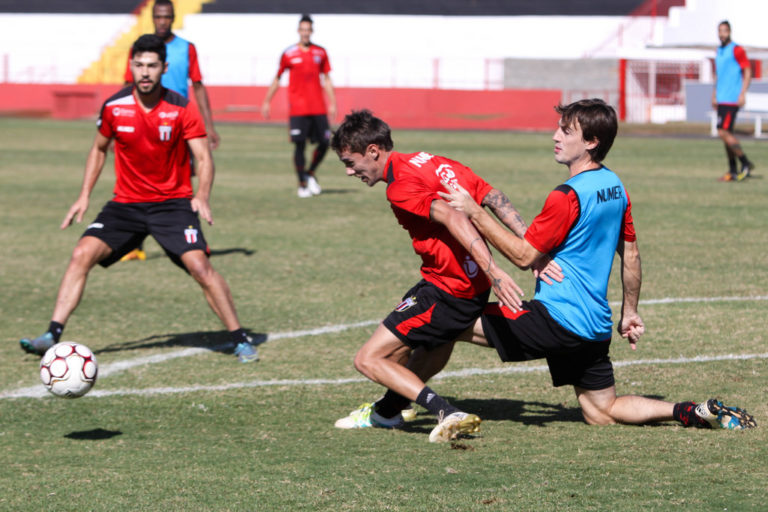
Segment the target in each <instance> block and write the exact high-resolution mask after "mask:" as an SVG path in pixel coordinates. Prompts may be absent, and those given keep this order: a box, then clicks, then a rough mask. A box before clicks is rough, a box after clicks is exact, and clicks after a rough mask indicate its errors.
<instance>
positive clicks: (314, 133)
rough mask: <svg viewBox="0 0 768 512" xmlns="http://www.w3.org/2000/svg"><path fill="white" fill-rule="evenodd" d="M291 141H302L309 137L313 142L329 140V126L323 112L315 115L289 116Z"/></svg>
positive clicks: (326, 141)
mask: <svg viewBox="0 0 768 512" xmlns="http://www.w3.org/2000/svg"><path fill="white" fill-rule="evenodd" d="M290 123H291V142H304V141H305V140H307V139H309V141H310V142H311V143H313V144H316V143H319V142H324V143H328V142H329V141H330V140H331V127H330V125H329V124H328V117H327V116H326V115H325V114H321V115H317V116H291V121H290Z"/></svg>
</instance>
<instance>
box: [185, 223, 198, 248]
mask: <svg viewBox="0 0 768 512" xmlns="http://www.w3.org/2000/svg"><path fill="white" fill-rule="evenodd" d="M184 238H186V239H187V243H188V244H195V243H197V230H196V229H195V228H194V227H193V226H189V227H188V228H187V229H185V230H184Z"/></svg>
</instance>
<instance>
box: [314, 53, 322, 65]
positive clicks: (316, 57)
mask: <svg viewBox="0 0 768 512" xmlns="http://www.w3.org/2000/svg"><path fill="white" fill-rule="evenodd" d="M314 59H315V64H320V62H322V60H323V57H322V56H321V55H315V56H314Z"/></svg>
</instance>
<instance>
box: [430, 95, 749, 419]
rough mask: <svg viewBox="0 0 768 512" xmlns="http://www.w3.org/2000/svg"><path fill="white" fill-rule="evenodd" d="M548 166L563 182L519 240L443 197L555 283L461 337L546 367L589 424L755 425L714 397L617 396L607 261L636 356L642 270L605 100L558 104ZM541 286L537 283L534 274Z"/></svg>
mask: <svg viewBox="0 0 768 512" xmlns="http://www.w3.org/2000/svg"><path fill="white" fill-rule="evenodd" d="M556 110H557V112H558V113H559V114H560V115H561V119H560V122H559V126H558V129H557V131H556V132H555V134H554V136H553V140H554V142H555V147H554V153H555V160H556V161H557V162H558V163H561V164H564V165H566V166H567V167H568V171H569V174H570V176H569V178H568V180H567V181H566V182H565V183H563V184H562V185H560V186H558V187H557V188H556V189H555V190H553V191H552V192H551V193H550V194H549V196H548V197H547V200H546V202H545V204H544V207H543V208H542V211H541V213H540V214H539V215H537V216H536V218H535V219H534V220H533V222H532V223H531V226H530V227H529V228H528V230H527V231H526V232H525V236H524V237H523V238H522V239H521V238H519V237H516V236H514V235H513V234H511V233H510V232H509V231H507V230H506V229H504V228H503V227H502V226H501V225H500V224H498V223H497V222H496V221H494V220H493V219H492V218H491V217H490V216H489V215H488V214H487V213H486V212H485V210H484V209H483V208H482V207H480V206H479V205H478V204H477V203H476V202H475V201H474V200H473V199H472V197H471V196H470V195H469V194H468V193H467V191H466V190H464V189H462V188H461V187H456V190H453V189H451V188H449V187H446V190H448V191H449V193H442V194H441V196H442V197H443V198H444V199H446V200H448V201H449V204H450V205H451V206H453V207H454V208H456V209H457V210H460V211H463V212H465V213H466V215H467V216H468V217H469V218H470V220H471V221H472V223H473V224H474V225H475V226H476V227H477V229H478V231H479V232H480V233H481V234H482V235H484V236H485V237H486V239H487V240H488V241H489V242H491V243H492V244H493V245H494V246H495V247H496V248H497V249H499V251H501V252H502V253H503V254H504V255H505V256H506V257H507V258H508V259H509V260H510V261H511V262H512V263H514V264H515V265H517V266H518V267H520V268H523V269H525V268H531V267H532V268H542V261H546V260H547V259H549V258H552V260H553V261H554V263H555V264H557V265H559V267H560V268H561V269H562V280H561V281H557V282H553V283H545V282H543V281H542V280H541V279H538V280H537V283H536V294H535V295H534V298H533V300H531V301H527V302H523V308H522V310H520V311H513V310H511V309H510V308H508V307H507V306H506V305H502V304H489V305H488V306H487V307H486V309H485V311H484V312H483V316H482V317H481V319H480V320H479V321H478V322H477V323H476V324H475V327H474V329H472V330H471V331H468V332H465V333H464V334H463V335H462V336H461V337H460V339H461V340H464V341H471V342H473V343H475V344H478V345H487V346H490V347H493V348H495V349H496V351H497V352H498V353H499V357H500V358H501V360H502V361H527V360H533V359H546V360H547V365H548V366H549V371H550V374H551V376H552V383H553V385H555V386H562V385H567V384H570V385H572V386H573V388H574V391H575V393H576V397H577V398H578V401H579V405H580V406H581V410H582V414H583V416H584V420H585V421H586V422H587V423H590V424H598V425H606V424H611V423H633V424H644V423H650V422H657V421H668V420H673V419H675V420H678V421H680V422H681V423H682V424H683V425H686V426H700V427H717V428H721V427H722V428H732V429H740V428H749V427H753V426H755V421H754V419H753V418H752V417H751V416H750V415H749V414H747V413H746V412H745V411H743V410H742V409H738V408H734V407H726V406H724V405H723V404H722V403H721V402H719V401H718V400H716V399H710V400H707V401H706V402H703V403H701V404H695V403H694V402H679V403H672V402H664V401H661V400H654V399H650V398H646V397H643V396H633V395H626V396H617V395H616V387H615V381H614V376H613V364H612V363H611V358H610V356H609V354H608V350H609V347H610V344H611V330H612V322H611V309H610V307H609V305H608V280H609V278H610V274H611V267H612V265H613V260H614V255H615V254H617V253H618V255H619V257H620V259H621V281H622V290H623V301H622V306H621V315H620V319H619V325H618V331H619V333H620V334H621V336H622V337H623V338H627V340H628V341H629V343H630V346H631V348H632V349H633V350H634V349H635V348H636V344H637V342H638V340H639V339H640V336H642V334H643V333H644V332H645V325H644V323H643V319H642V318H641V317H640V315H639V314H638V302H639V299H640V285H641V282H642V277H641V276H642V269H641V265H640V252H639V249H638V246H637V239H636V234H635V228H634V222H633V220H632V213H631V202H630V199H629V196H628V195H627V191H626V189H625V187H624V184H623V183H622V182H621V180H620V179H619V177H618V176H617V175H616V174H615V173H614V172H613V171H611V170H610V169H608V168H607V167H605V166H604V165H603V164H602V161H603V159H604V158H605V156H606V155H607V154H608V151H609V150H610V148H611V146H612V144H613V140H614V138H615V136H616V132H617V129H618V122H617V120H616V112H615V110H614V109H613V108H612V107H610V106H608V105H607V104H606V103H605V102H604V101H602V100H598V99H594V100H581V101H577V102H575V103H572V104H570V105H567V106H558V107H557V108H556ZM538 277H539V278H540V277H541V276H538Z"/></svg>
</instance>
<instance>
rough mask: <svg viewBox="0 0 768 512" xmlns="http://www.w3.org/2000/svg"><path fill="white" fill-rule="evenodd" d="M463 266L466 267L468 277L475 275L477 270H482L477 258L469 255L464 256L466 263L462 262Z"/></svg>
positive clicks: (465, 271)
mask: <svg viewBox="0 0 768 512" xmlns="http://www.w3.org/2000/svg"><path fill="white" fill-rule="evenodd" d="M462 267H464V273H465V274H467V277H469V278H470V279H471V278H473V277H475V276H476V275H477V272H478V271H479V270H480V267H478V266H477V263H475V260H473V259H472V258H471V257H470V256H469V255H466V256H464V263H463V264H462Z"/></svg>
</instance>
